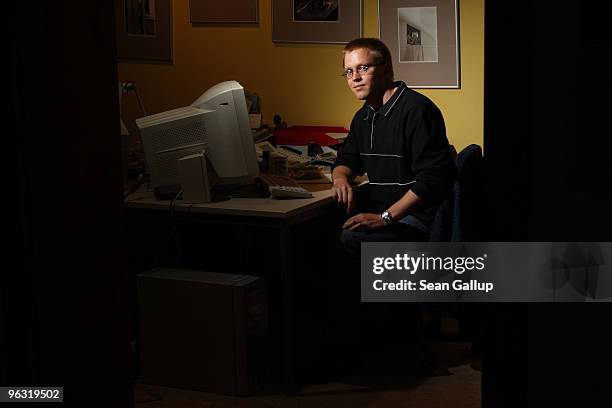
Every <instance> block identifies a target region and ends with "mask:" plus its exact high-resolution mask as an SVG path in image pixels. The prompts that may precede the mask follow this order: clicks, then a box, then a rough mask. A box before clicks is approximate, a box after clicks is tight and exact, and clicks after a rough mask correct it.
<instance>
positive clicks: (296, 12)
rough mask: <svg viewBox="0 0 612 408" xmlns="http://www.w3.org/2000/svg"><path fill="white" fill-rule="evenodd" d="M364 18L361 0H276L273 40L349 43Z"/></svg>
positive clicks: (273, 10) (273, 9) (356, 36)
mask: <svg viewBox="0 0 612 408" xmlns="http://www.w3.org/2000/svg"><path fill="white" fill-rule="evenodd" d="M361 20H362V18H361V0H273V1H272V41H274V42H290V43H327V44H346V43H348V42H349V41H351V40H352V39H354V38H358V37H361Z"/></svg>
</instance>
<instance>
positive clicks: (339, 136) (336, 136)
mask: <svg viewBox="0 0 612 408" xmlns="http://www.w3.org/2000/svg"><path fill="white" fill-rule="evenodd" d="M326 135H327V136H329V137H332V138H334V139H336V140H338V141H342V140H344V139H346V137H347V136H348V133H344V132H340V133H337V132H329V133H326Z"/></svg>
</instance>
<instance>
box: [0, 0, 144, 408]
mask: <svg viewBox="0 0 612 408" xmlns="http://www.w3.org/2000/svg"><path fill="white" fill-rule="evenodd" d="M7 8H8V10H9V12H8V13H7V14H6V17H7V18H6V19H5V21H6V22H7V24H8V26H9V29H10V34H11V36H10V40H11V41H10V44H8V45H9V55H10V58H9V64H8V65H9V68H10V70H9V78H8V81H7V82H6V83H5V86H6V87H7V88H8V89H10V91H9V92H8V95H9V96H8V99H9V106H10V114H11V115H10V118H11V119H10V123H9V125H8V127H7V133H6V134H5V136H6V137H5V141H6V142H7V144H5V155H4V157H5V158H6V159H7V161H8V163H9V173H8V174H9V177H7V178H8V184H7V185H8V186H11V187H13V188H12V189H7V190H8V191H7V192H8V194H7V195H5V197H7V198H8V199H9V200H8V201H9V202H10V203H11V209H12V210H13V211H11V212H10V213H8V214H7V215H8V217H7V218H8V221H9V223H7V225H8V227H7V228H5V233H6V236H7V237H8V240H7V241H8V249H9V251H8V258H9V259H10V260H12V261H14V266H13V268H12V269H10V270H6V271H4V272H7V273H4V276H3V285H2V289H1V291H2V292H1V309H0V318H1V322H0V323H1V328H2V336H0V337H1V338H2V340H1V343H0V348H1V350H0V365H1V371H0V376H1V377H0V380H1V382H2V384H3V385H7V384H10V385H57V386H63V387H64V391H65V398H66V401H67V402H68V404H67V405H68V406H79V407H83V406H107V407H108V406H113V407H129V406H132V405H133V402H132V384H131V372H130V370H131V366H130V365H131V356H130V340H129V332H128V331H129V321H128V309H127V301H126V298H125V288H126V285H125V278H126V276H125V273H126V270H125V269H126V262H125V255H126V254H125V245H124V233H123V228H124V227H123V224H124V223H123V216H124V210H123V206H122V175H121V165H120V163H121V159H120V155H121V144H120V135H119V107H118V94H117V68H116V62H115V61H116V51H115V41H114V22H113V19H114V17H113V16H114V11H113V3H112V2H99V1H94V0H87V1H82V0H79V1H76V0H73V1H63V2H11V4H10V5H7Z"/></svg>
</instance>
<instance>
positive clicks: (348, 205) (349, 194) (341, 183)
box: [332, 177, 355, 214]
mask: <svg viewBox="0 0 612 408" xmlns="http://www.w3.org/2000/svg"><path fill="white" fill-rule="evenodd" d="M332 198H333V199H334V201H335V202H337V203H338V205H340V206H342V207H343V208H344V209H345V210H346V212H347V213H348V214H350V213H351V211H353V208H354V204H355V202H354V196H353V186H352V185H351V183H350V181H348V179H347V178H346V177H336V178H334V184H333V185H332Z"/></svg>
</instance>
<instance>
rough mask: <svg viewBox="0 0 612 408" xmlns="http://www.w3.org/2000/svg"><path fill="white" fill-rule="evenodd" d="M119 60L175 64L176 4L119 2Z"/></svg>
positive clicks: (148, 0) (166, 0) (152, 0)
mask: <svg viewBox="0 0 612 408" xmlns="http://www.w3.org/2000/svg"><path fill="white" fill-rule="evenodd" d="M115 21H116V27H115V30H116V37H117V58H118V59H119V60H120V61H122V60H123V61H134V60H135V61H142V62H147V61H148V62H172V1H171V0H115Z"/></svg>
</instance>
